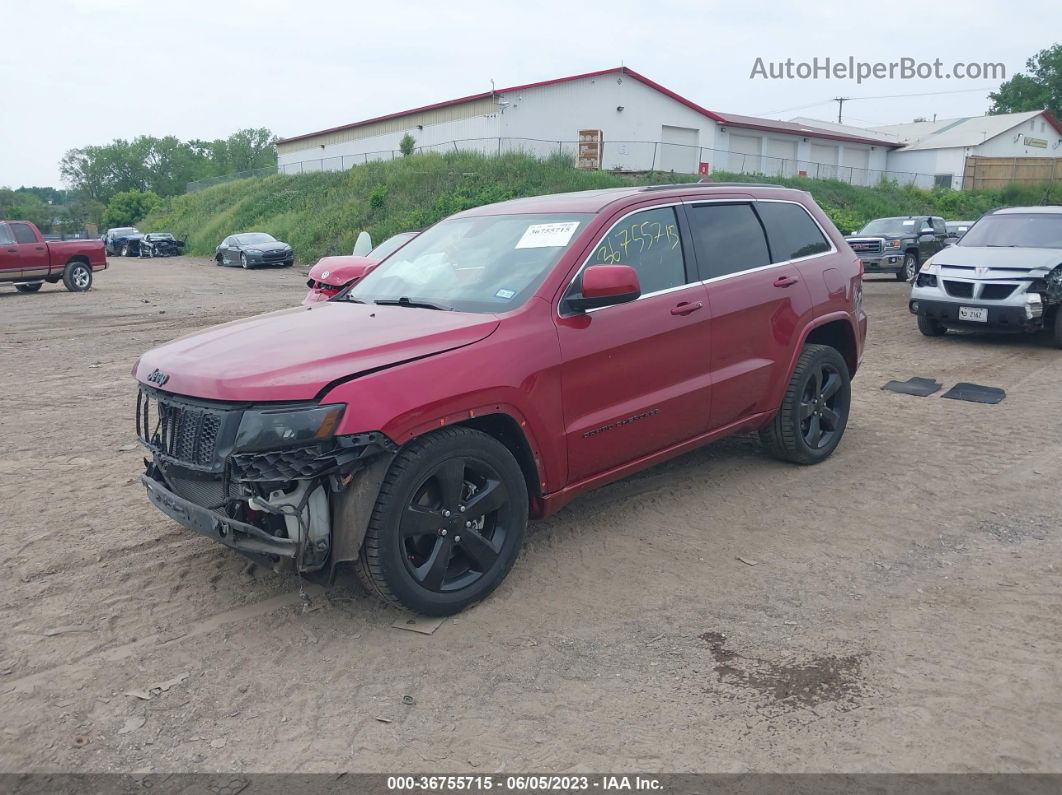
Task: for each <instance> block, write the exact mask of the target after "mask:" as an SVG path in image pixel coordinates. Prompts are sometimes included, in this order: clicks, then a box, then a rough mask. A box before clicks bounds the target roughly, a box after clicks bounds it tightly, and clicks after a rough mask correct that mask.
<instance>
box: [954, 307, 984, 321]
mask: <svg viewBox="0 0 1062 795" xmlns="http://www.w3.org/2000/svg"><path fill="white" fill-rule="evenodd" d="M959 320H972V321H975V322H977V323H987V322H988V310H987V309H985V308H978V307H974V306H960V307H959Z"/></svg>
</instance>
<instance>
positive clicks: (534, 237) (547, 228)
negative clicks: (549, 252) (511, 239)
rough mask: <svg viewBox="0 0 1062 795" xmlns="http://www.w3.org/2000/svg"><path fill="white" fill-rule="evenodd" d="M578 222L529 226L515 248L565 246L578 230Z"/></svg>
mask: <svg viewBox="0 0 1062 795" xmlns="http://www.w3.org/2000/svg"><path fill="white" fill-rule="evenodd" d="M578 227H579V222H578V221H561V222H558V223H554V224H531V226H529V227H527V230H526V231H525V232H524V234H523V235H522V236H521V237H520V239H519V240H518V241H516V247H517V248H554V247H557V246H566V245H568V241H570V240H571V239H572V235H574V234H575V230H576V229H578Z"/></svg>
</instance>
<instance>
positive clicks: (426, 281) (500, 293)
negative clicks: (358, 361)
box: [346, 213, 590, 312]
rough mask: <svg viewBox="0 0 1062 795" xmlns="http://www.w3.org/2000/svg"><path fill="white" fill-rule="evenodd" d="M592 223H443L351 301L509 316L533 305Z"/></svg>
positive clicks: (545, 218)
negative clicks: (580, 233) (548, 278)
mask: <svg viewBox="0 0 1062 795" xmlns="http://www.w3.org/2000/svg"><path fill="white" fill-rule="evenodd" d="M589 218H590V216H589V215H586V214H582V213H565V214H555V215H486V216H478V217H475V218H453V219H450V220H448V221H442V222H440V223H438V224H436V225H435V226H433V227H432V228H431V229H428V230H427V231H426V232H424V233H423V234H421V235H418V236H417V237H416V238H414V239H413V240H412V241H410V242H409V243H408V244H407V245H406V246H404V247H403V248H401V249H400V250H399V251H398V252H397V253H396V254H395V255H394V256H393V257H391V258H390V259H388V260H386V261H385V262H384V263H383V264H382V265H380V266H379V267H378V268H377V269H376V270H374V271H372V272H371V273H370V274H369V275H368V276H366V277H365V278H364V279H363V280H362V281H361V282H360V283H359V284H358V285H357V286H355V287H354V288H353V289H352V290H351V291H350V292H349V293H348V294H347V295H346V300H348V301H360V302H363V303H374V302H380V303H408V304H411V305H417V304H420V305H430V306H431V308H440V309H456V310H457V311H459V312H507V311H508V310H510V309H515V308H516V307H518V306H520V305H521V304H522V303H524V301H526V300H527V299H528V298H529V297H530V296H531V295H532V294H533V293H534V291H535V290H536V289H537V288H538V286H539V285H540V284H541V283H542V280H543V279H544V278H545V277H546V274H547V273H549V271H550V269H551V268H552V267H553V266H554V265H555V264H556V263H557V260H559V259H560V256H561V254H563V253H564V252H565V250H567V248H568V245H569V243H571V241H572V240H574V239H575V237H576V234H577V232H578V231H579V230H580V229H581V228H583V227H585V225H586V222H587V220H588V219H589Z"/></svg>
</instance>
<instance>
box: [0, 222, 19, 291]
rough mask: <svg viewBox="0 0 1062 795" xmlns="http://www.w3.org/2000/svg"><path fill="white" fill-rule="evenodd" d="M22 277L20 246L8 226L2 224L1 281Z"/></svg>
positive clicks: (0, 241) (0, 239)
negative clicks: (19, 256)
mask: <svg viewBox="0 0 1062 795" xmlns="http://www.w3.org/2000/svg"><path fill="white" fill-rule="evenodd" d="M21 275H22V263H21V261H20V260H19V258H18V245H17V244H16V243H15V237H14V235H12V234H11V229H10V227H8V225H7V224H3V223H0V281H6V280H8V279H17V278H18V277H19V276H21Z"/></svg>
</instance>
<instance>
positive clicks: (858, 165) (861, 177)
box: [841, 146, 870, 185]
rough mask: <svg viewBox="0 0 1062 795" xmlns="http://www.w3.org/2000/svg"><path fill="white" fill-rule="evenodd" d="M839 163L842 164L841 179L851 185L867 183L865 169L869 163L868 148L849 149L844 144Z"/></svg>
mask: <svg viewBox="0 0 1062 795" xmlns="http://www.w3.org/2000/svg"><path fill="white" fill-rule="evenodd" d="M841 164H842V165H843V166H844V168H843V169H842V171H841V179H843V180H844V181H845V182H850V183H852V184H853V185H866V184H867V171H868V169H869V165H870V150H869V149H850V148H849V147H847V146H846V147H845V149H844V154H843V155H842V156H841Z"/></svg>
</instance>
